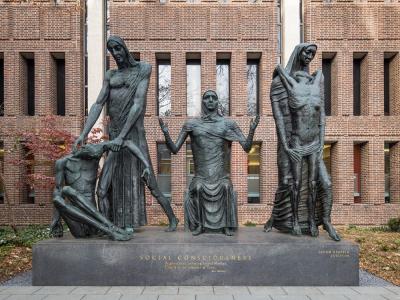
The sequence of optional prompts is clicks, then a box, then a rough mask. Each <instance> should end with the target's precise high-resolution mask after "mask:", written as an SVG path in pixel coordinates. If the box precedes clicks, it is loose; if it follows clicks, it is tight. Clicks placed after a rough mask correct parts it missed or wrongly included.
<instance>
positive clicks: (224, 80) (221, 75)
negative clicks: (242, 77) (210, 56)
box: [216, 54, 230, 115]
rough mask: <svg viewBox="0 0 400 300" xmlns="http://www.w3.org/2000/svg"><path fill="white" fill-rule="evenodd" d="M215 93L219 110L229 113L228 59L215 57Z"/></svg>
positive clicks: (225, 113)
mask: <svg viewBox="0 0 400 300" xmlns="http://www.w3.org/2000/svg"><path fill="white" fill-rule="evenodd" d="M228 55H229V54H228ZM216 72H217V74H216V81H217V91H216V92H217V95H218V100H219V103H220V105H221V112H222V113H223V114H224V115H229V111H230V110H229V105H230V103H229V102H230V101H229V99H230V59H217V65H216Z"/></svg>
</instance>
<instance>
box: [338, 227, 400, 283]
mask: <svg viewBox="0 0 400 300" xmlns="http://www.w3.org/2000/svg"><path fill="white" fill-rule="evenodd" d="M339 231H340V234H341V235H342V236H343V237H344V238H345V239H348V240H352V241H354V242H356V243H357V244H359V245H360V267H361V268H362V269H364V270H366V271H368V272H370V273H372V274H374V275H376V276H378V277H381V278H383V279H385V280H387V281H390V282H391V283H393V284H395V285H400V233H399V232H389V231H385V230H379V229H377V228H374V227H355V228H354V227H352V228H339Z"/></svg>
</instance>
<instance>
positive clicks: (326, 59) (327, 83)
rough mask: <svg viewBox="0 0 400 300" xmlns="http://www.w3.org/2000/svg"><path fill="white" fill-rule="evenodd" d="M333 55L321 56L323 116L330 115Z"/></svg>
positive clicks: (324, 54)
mask: <svg viewBox="0 0 400 300" xmlns="http://www.w3.org/2000/svg"><path fill="white" fill-rule="evenodd" d="M334 57H335V53H323V54H322V73H323V74H324V92H325V95H324V96H325V97H324V98H325V114H326V115H327V116H331V115H332V64H333V60H334Z"/></svg>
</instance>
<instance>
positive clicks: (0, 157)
mask: <svg viewBox="0 0 400 300" xmlns="http://www.w3.org/2000/svg"><path fill="white" fill-rule="evenodd" d="M0 172H1V175H2V178H4V142H3V141H0ZM4 192H5V191H4V184H3V182H2V181H1V180H0V204H4Z"/></svg>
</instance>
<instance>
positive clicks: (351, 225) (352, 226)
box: [349, 224, 357, 229]
mask: <svg viewBox="0 0 400 300" xmlns="http://www.w3.org/2000/svg"><path fill="white" fill-rule="evenodd" d="M356 228H357V226H356V225H354V224H349V229H356Z"/></svg>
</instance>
